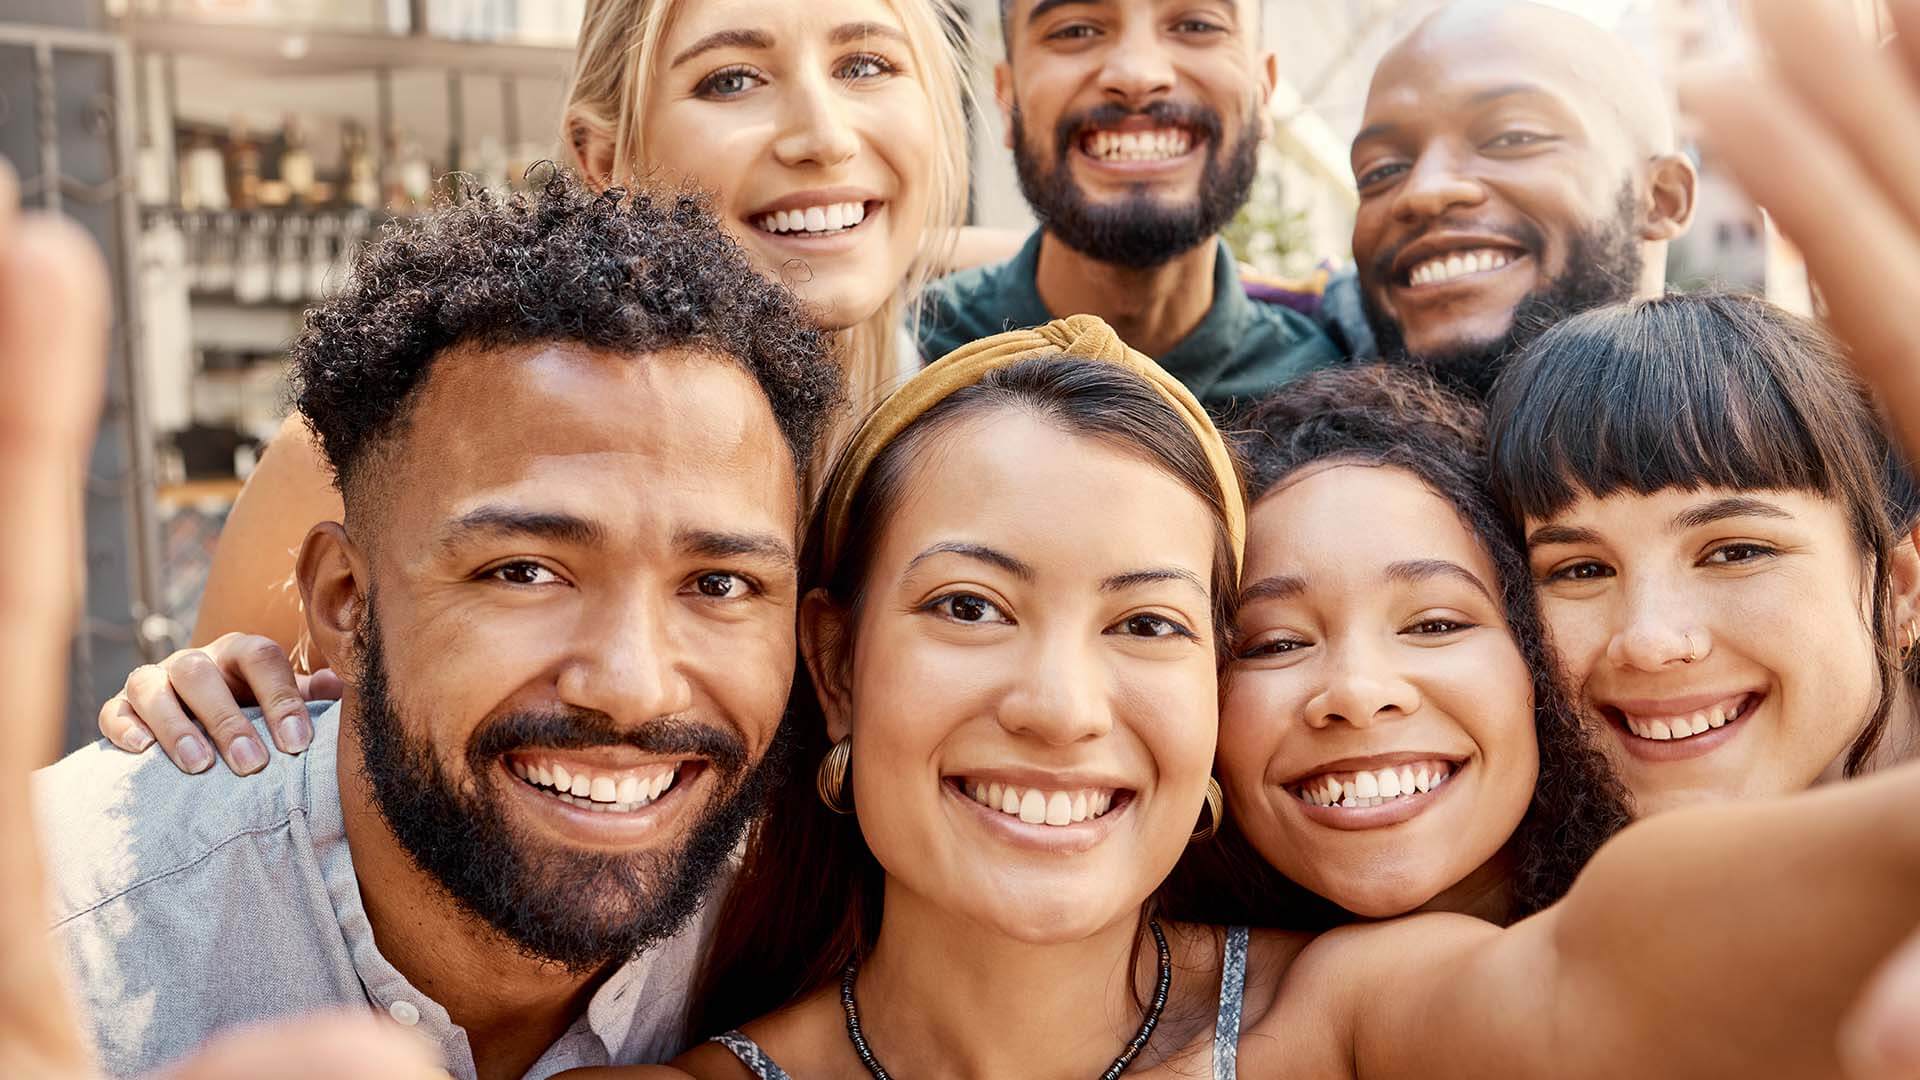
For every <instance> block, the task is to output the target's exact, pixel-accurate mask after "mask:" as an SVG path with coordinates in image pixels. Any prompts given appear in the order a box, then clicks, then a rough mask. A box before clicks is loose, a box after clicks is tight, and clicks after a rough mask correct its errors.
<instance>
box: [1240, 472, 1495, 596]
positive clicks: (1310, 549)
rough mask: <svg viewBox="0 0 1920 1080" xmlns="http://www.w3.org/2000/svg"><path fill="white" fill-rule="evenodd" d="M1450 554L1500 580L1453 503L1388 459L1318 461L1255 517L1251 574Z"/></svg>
mask: <svg viewBox="0 0 1920 1080" xmlns="http://www.w3.org/2000/svg"><path fill="white" fill-rule="evenodd" d="M1421 559H1445V560H1447V561H1449V562H1455V563H1459V564H1460V565H1461V566H1464V567H1466V568H1467V569H1469V570H1471V571H1473V572H1474V573H1475V574H1477V575H1479V576H1480V579H1481V580H1482V581H1483V582H1485V583H1486V584H1487V585H1488V587H1490V588H1492V587H1495V578H1494V569H1493V559H1492V557H1491V556H1490V555H1489V554H1488V553H1487V550H1486V548H1485V547H1484V546H1483V545H1482V544H1481V543H1480V541H1479V539H1478V538H1477V537H1475V536H1474V535H1473V533H1472V532H1471V531H1469V530H1468V529H1467V526H1466V524H1465V523H1463V522H1462V521H1461V520H1460V515H1459V513H1458V512H1457V511H1455V510H1454V508H1453V504H1452V503H1449V502H1448V501H1447V500H1445V499H1443V498H1441V497H1440V496H1439V495H1437V494H1435V493H1434V491H1433V489H1432V488H1429V487H1428V486H1427V485H1426V484H1425V483H1424V482H1422V481H1421V480H1420V478H1419V477H1416V476H1414V475H1413V474H1412V473H1410V472H1407V471H1406V470H1404V469H1399V468H1395V467H1392V466H1384V465H1361V464H1336V465H1329V466H1326V467H1322V468H1318V469H1313V468H1309V469H1308V470H1307V471H1305V472H1303V473H1302V474H1300V475H1299V476H1298V477H1296V478H1295V479H1293V480H1290V481H1288V482H1287V483H1285V484H1283V485H1282V486H1280V487H1277V488H1275V489H1274V490H1272V491H1270V492H1268V493H1267V495H1266V496H1265V497H1264V498H1262V499H1261V500H1260V501H1259V502H1258V503H1256V504H1254V507H1253V511H1252V513H1251V514H1249V515H1248V518H1247V573H1246V577H1247V580H1249V581H1253V580H1259V579H1261V578H1266V577H1274V576H1280V575H1301V576H1305V577H1307V578H1308V579H1309V580H1312V579H1316V578H1338V577H1350V578H1372V577H1375V576H1377V575H1378V574H1379V573H1380V572H1381V571H1382V570H1384V569H1385V568H1386V567H1388V566H1391V565H1393V564H1394V563H1402V562H1409V561H1415V560H1421Z"/></svg>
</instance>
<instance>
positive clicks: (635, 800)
mask: <svg viewBox="0 0 1920 1080" xmlns="http://www.w3.org/2000/svg"><path fill="white" fill-rule="evenodd" d="M512 771H513V773H514V775H516V776H518V777H520V778H521V779H523V780H525V781H526V782H527V783H529V784H533V785H535V786H537V787H539V788H541V789H543V790H545V791H546V792H547V793H548V794H549V795H552V796H553V797H555V798H557V799H560V800H561V801H562V802H566V803H568V804H569V805H572V806H579V807H584V808H586V809H590V810H598V811H607V812H619V813H626V812H630V811H633V810H638V809H640V808H641V807H643V806H645V805H647V804H648V803H651V802H653V801H654V800H655V799H658V798H659V797H660V796H661V794H662V793H663V792H665V791H666V790H667V789H668V788H670V787H672V786H673V782H674V780H675V779H676V778H678V776H679V775H680V766H679V765H678V764H673V765H669V766H664V767H662V766H654V767H652V769H651V770H650V771H648V772H646V773H643V774H641V775H635V774H634V773H632V772H626V773H623V774H616V773H605V774H600V775H595V774H592V773H588V772H585V771H581V772H570V771H568V769H567V767H566V766H564V765H560V764H558V763H555V764H551V765H549V764H546V763H542V762H534V763H528V762H525V761H520V760H516V761H514V762H513V763H512Z"/></svg>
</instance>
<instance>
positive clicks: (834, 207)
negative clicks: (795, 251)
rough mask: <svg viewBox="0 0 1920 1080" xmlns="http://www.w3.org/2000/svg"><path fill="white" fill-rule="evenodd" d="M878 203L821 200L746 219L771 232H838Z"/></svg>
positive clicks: (849, 229)
mask: <svg viewBox="0 0 1920 1080" xmlns="http://www.w3.org/2000/svg"><path fill="white" fill-rule="evenodd" d="M882 205H883V204H882V203H881V202H880V200H878V199H869V200H867V201H866V202H838V203H822V204H820V205H819V206H804V207H799V208H796V209H793V210H774V211H771V212H769V213H765V214H754V215H752V216H751V217H750V218H748V220H750V221H752V222H753V227H754V228H756V229H759V230H760V231H761V232H765V233H772V234H773V235H775V236H800V237H812V236H839V235H841V234H843V233H849V232H852V231H853V230H855V229H857V228H859V227H860V225H861V223H862V222H864V221H866V220H867V219H868V218H870V217H872V216H873V214H874V212H875V211H877V210H878V209H879V208H880V207H881V206H882Z"/></svg>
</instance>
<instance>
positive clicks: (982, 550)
mask: <svg viewBox="0 0 1920 1080" xmlns="http://www.w3.org/2000/svg"><path fill="white" fill-rule="evenodd" d="M935 555H959V556H961V557H962V558H967V559H977V560H979V561H980V562H983V563H986V564H987V565H989V566H997V567H999V568H1000V569H1002V570H1005V571H1006V572H1007V573H1009V574H1012V575H1013V576H1014V577H1017V578H1019V579H1020V580H1021V581H1032V580H1033V567H1031V566H1028V565H1027V564H1026V563H1023V562H1021V561H1020V560H1019V559H1016V558H1014V557H1013V556H1011V555H1008V554H1007V553H1006V552H1004V551H996V550H995V549H993V548H990V547H988V546H986V545H985V544H963V543H960V542H958V541H946V542H943V543H939V544H935V545H933V546H932V547H930V548H928V549H927V550H925V551H923V552H921V553H920V554H918V555H915V556H914V557H913V561H912V562H910V563H908V564H907V569H906V571H905V573H906V574H911V573H913V571H914V568H916V567H918V566H919V565H920V564H921V563H923V562H926V561H927V560H928V559H931V558H933V557H934V556H935ZM903 576H904V575H903Z"/></svg>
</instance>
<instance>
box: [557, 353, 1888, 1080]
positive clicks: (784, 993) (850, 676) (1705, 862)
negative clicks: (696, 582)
mask: <svg viewBox="0 0 1920 1080" xmlns="http://www.w3.org/2000/svg"><path fill="white" fill-rule="evenodd" d="M1244 520H1245V518H1244V511H1243V503H1242V501H1241V493H1240V490H1239V483H1238V481H1237V480H1236V479H1235V477H1234V475H1233V473H1232V470H1231V466H1230V463H1229V453H1228V451H1227V448H1226V446H1225V444H1224V442H1223V441H1222V440H1221V438H1220V436H1219V435H1218V433H1217V432H1215V431H1214V430H1213V429H1212V427H1211V425H1210V423H1209V422H1208V421H1207V420H1206V417H1205V413H1204V411H1203V410H1202V409H1201V408H1200V407H1199V405H1198V403H1197V402H1196V401H1194V399H1193V398H1192V397H1191V395H1189V394H1187V393H1186V392H1185V391H1184V389H1182V388H1180V387H1179V386H1178V384H1177V383H1176V382H1175V381H1174V380H1173V379H1172V378H1171V377H1170V376H1168V375H1166V374H1165V373H1164V372H1163V371H1161V370H1160V369H1159V368H1158V367H1157V366H1156V365H1154V364H1153V363H1152V362H1151V361H1150V360H1147V359H1146V358H1145V357H1142V356H1139V354H1137V353H1132V352H1131V351H1130V350H1126V349H1125V348H1124V346H1122V345H1120V343H1119V342H1118V341H1117V339H1115V338H1114V337H1113V334H1112V331H1111V330H1110V329H1108V328H1107V327H1106V326H1105V325H1104V324H1102V323H1100V322H1099V321H1098V320H1096V319H1093V318H1091V317H1089V316H1076V317H1074V318H1072V319H1069V320H1064V321H1062V322H1056V323H1053V324H1049V325H1048V326H1045V327H1041V328H1039V329H1037V330H1033V331H1022V332H1017V333H1013V334H1006V335H1001V336H999V337H997V338H991V339H987V340H986V341H983V342H977V343H975V344H974V345H973V346H970V347H968V348H965V349H962V350H961V351H959V352H957V353H955V354H953V355H950V356H948V357H947V358H945V359H944V360H942V361H941V362H939V363H938V364H935V365H933V366H932V367H930V368H928V369H927V370H926V371H925V372H923V373H922V374H921V375H920V376H919V377H917V378H916V379H915V380H914V381H912V382H909V383H908V384H907V385H906V386H905V387H904V388H903V389H902V390H901V391H900V392H899V393H898V394H897V395H896V396H895V397H894V398H893V399H892V400H891V401H890V402H889V404H888V405H886V406H884V407H883V408H882V410H881V412H880V413H879V414H877V415H876V416H875V417H874V418H873V419H871V420H870V421H869V422H868V423H867V424H866V425H865V426H864V427H863V428H862V429H861V431H860V432H859V433H858V434H856V436H855V437H854V439H853V441H852V443H851V444H850V447H849V449H848V450H847V452H846V455H845V456H844V457H843V458H842V459H841V461H840V463H839V464H838V465H837V467H836V468H835V470H834V472H833V474H832V479H831V480H830V481H829V485H828V488H827V492H826V495H825V498H824V500H823V502H822V505H821V507H820V509H819V511H818V514H817V516H816V518H815V521H814V526H813V528H812V530H811V531H810V536H809V542H808V545H807V551H806V555H805V557H804V563H803V569H802V582H803V588H804V589H805V590H806V592H805V599H804V600H803V602H802V617H801V626H802V630H801V641H802V652H803V655H804V659H805V661H806V663H805V669H806V671H807V672H808V678H806V679H803V680H802V683H801V684H800V685H799V686H797V687H796V695H797V696H796V697H795V699H794V703H793V709H792V710H791V711H790V713H789V721H788V722H789V723H790V724H792V725H793V727H792V728H791V729H790V730H789V731H788V732H787V734H788V735H789V736H790V737H791V738H792V739H793V740H794V742H795V743H797V744H798V746H799V748H800V749H799V753H800V754H801V758H800V760H801V761H802V762H803V763H804V764H812V763H813V762H814V761H817V762H818V769H817V771H816V772H815V773H814V774H812V775H807V774H805V773H804V771H803V772H802V773H801V774H799V775H796V776H794V777H792V778H790V779H789V781H788V782H787V783H785V784H784V785H783V787H782V788H781V789H780V790H779V791H777V792H776V795H775V798H774V804H773V805H772V806H771V807H770V808H769V811H768V813H767V814H766V815H765V816H764V817H763V818H762V819H761V820H760V821H759V822H757V823H756V826H755V828H754V831H753V833H752V834H751V836H750V839H749V841H748V846H747V850H746V854H745V862H744V864H743V867H742V870H741V873H740V876H739V878H738V880H737V882H736V884H735V887H734V889H733V891H732V893H731V894H730V896H729V899H728V901H727V903H726V905H725V907H724V908H723V910H722V912H721V915H720V923H719V927H718V930H717V936H716V940H715V943H714V945H713V947H712V950H711V952H710V954H709V959H708V963H709V968H708V970H707V971H706V973H705V975H704V977H703V980H702V984H701V987H702V1004H701V1005H700V1006H699V1007H698V1010H697V1014H696V1016H695V1018H694V1021H693V1026H694V1029H695V1030H696V1031H708V1032H715V1033H717V1037H716V1038H715V1039H714V1041H712V1042H710V1043H708V1044H705V1045H702V1046H700V1047H697V1048H696V1049H694V1050H692V1051H690V1052H689V1053H687V1054H686V1055H684V1056H683V1057H682V1058H680V1059H679V1060H678V1061H677V1062H675V1063H674V1065H673V1066H670V1067H656V1068H653V1069H651V1070H648V1069H630V1070H613V1071H611V1072H603V1073H600V1074H598V1075H601V1076H624V1077H630V1078H638V1077H642V1076H649V1077H651V1076H672V1075H676V1074H690V1075H693V1076H696V1077H701V1078H712V1080H742V1078H748V1077H757V1078H759V1080H782V1078H785V1077H807V1078H817V1077H836V1078H856V1077H887V1076H901V1077H908V1076H928V1075H972V1076H1032V1077H1060V1078H1072V1077H1081V1076H1104V1077H1108V1078H1112V1077H1117V1076H1120V1075H1121V1074H1123V1073H1130V1074H1133V1075H1144V1076H1156V1077H1191V1076H1208V1075H1211V1076H1213V1077H1216V1078H1229V1080H1230V1078H1232V1077H1235V1076H1238V1075H1240V1074H1241V1072H1240V1070H1241V1069H1243V1068H1244V1070H1245V1075H1248V1076H1259V1077H1316V1078H1320V1077H1340V1076H1354V1077H1389V1076H1408V1075H1420V1076H1439V1077H1450V1076H1459V1077H1469V1076H1470V1077H1484V1076H1488V1075H1529V1076H1533V1075H1557V1076H1565V1075H1576V1076H1577V1075H1592V1076H1618V1075H1635V1076H1654V1077H1661V1076H1682V1075H1686V1076H1696V1075H1742V1074H1748V1075H1760V1074H1765V1075H1793V1074H1812V1073H1815V1072H1817V1071H1818V1070H1821V1069H1823V1068H1828V1069H1830V1062H1831V1060H1832V1057H1833V1047H1832V1042H1833V1038H1832V1032H1833V1028H1834V1025H1835V1023H1836V1019H1835V1018H1836V1016H1837V1014H1838V1012H1839V1011H1840V1009H1841V1008H1842V1007H1843V1006H1844V1005H1845V1004H1846V1002H1847V1000H1848V999H1849V997H1850V991H1851V990H1852V988H1854V987H1856V986H1857V985H1858V984H1859V982H1860V981H1861V980H1862V979H1863V978H1864V977H1865V975H1866V973H1867V970H1868V968H1869V967H1870V965H1871V964H1872V963H1873V962H1874V961H1875V960H1876V959H1877V958H1878V957H1879V956H1881V955H1884V953H1885V952H1886V951H1887V950H1888V949H1890V948H1891V947H1892V946H1893V944H1894V943H1895V942H1896V941H1897V940H1898V939H1899V937H1900V936H1901V935H1903V934H1904V933H1905V932H1906V931H1908V930H1909V929H1910V928H1911V925H1912V913H1911V889H1913V888H1914V887H1916V885H1920V824H1916V822H1915V816H1914V815H1913V814H1912V813H1911V811H1910V808H1911V805H1912V804H1913V802H1914V801H1915V800H1916V799H1920V773H1915V772H1914V770H1913V769H1907V770H1902V771H1901V772H1900V774H1899V775H1897V776H1890V777H1887V778H1885V780H1884V781H1880V782H1871V781H1870V782H1865V783H1862V784H1859V785H1849V786H1847V787H1846V788H1836V789H1835V790H1833V791H1831V792H1826V793H1821V794H1820V795H1804V796H1801V797H1800V798H1799V799H1797V800H1790V801H1788V802H1786V803H1783V804H1781V805H1778V806H1763V805H1749V806H1743V807H1739V808H1736V809H1731V810H1728V809H1722V810H1719V811H1716V812H1705V813H1703V812H1694V813H1691V814H1682V815H1672V816H1669V817H1668V818H1666V819H1663V820H1660V821H1655V822H1649V823H1646V824H1644V825H1641V826H1638V827H1637V828H1634V829H1629V830H1627V831H1626V832H1625V833H1624V834H1622V835H1621V836H1620V837H1619V838H1618V839H1616V840H1615V841H1613V842H1612V843H1610V844H1608V845H1607V846H1606V847H1605V848H1603V849H1602V851H1601V852H1600V853H1599V854H1598V855H1597V856H1596V857H1595V859H1594V860H1593V862H1592V863H1591V865H1590V867H1589V869H1588V871H1587V872H1586V874H1584V875H1583V876H1582V878H1581V880H1580V881H1579V882H1578V883H1577V884H1576V885H1575V886H1574V887H1573V888H1572V890H1571V891H1570V892H1569V894H1568V896H1567V898H1566V899H1565V900H1563V901H1562V902H1560V903H1559V904H1556V905H1553V906H1551V907H1549V908H1547V909H1546V910H1545V911H1543V912H1541V913H1540V914H1538V915H1536V916H1534V917H1532V918H1529V919H1525V920H1522V921H1520V922H1519V923H1517V924H1515V925H1514V926H1512V927H1510V928H1505V929H1503V928H1500V927H1497V926H1495V925H1493V924H1491V923H1489V922H1487V921H1484V920H1482V919H1477V918H1470V917H1465V916H1460V915H1453V914H1422V915H1416V916H1411V917H1408V918H1405V919H1400V920H1394V921H1391V922H1386V923H1376V924H1368V925H1360V926H1351V927H1344V928H1341V929H1337V930H1334V931H1331V932H1329V933H1326V934H1323V935H1320V936H1319V937H1317V938H1315V937H1313V936H1312V935H1309V934H1305V933H1298V932H1266V931H1259V932H1253V931H1248V930H1247V929H1245V928H1243V927H1228V928H1222V927H1213V926H1206V925H1200V924H1193V923H1182V922H1177V921H1174V920H1172V919H1169V918H1164V917H1162V914H1161V912H1162V905H1161V903H1160V902H1159V900H1160V892H1161V883H1162V879H1163V878H1164V876H1165V875H1166V874H1167V872H1168V871H1170V870H1171V869H1172V867H1173V865H1174V862H1175V860H1176V859H1177V858H1178V857H1179V854H1180V852H1181V850H1182V849H1183V848H1184V847H1186V846H1187V845H1188V844H1189V843H1190V842H1192V840H1193V839H1194V837H1193V835H1192V832H1191V830H1193V828H1194V826H1195V825H1196V824H1199V825H1201V826H1202V829H1201V831H1202V832H1204V831H1205V830H1206V829H1207V828H1209V827H1211V824H1212V823H1214V822H1217V821H1218V820H1219V813H1220V803H1219V801H1218V798H1217V795H1216V793H1215V792H1214V791H1213V790H1212V789H1211V785H1210V782H1209V778H1208V770H1209V766H1210V763H1211V758H1212V751H1213V731H1214V725H1215V723H1216V720H1217V706H1216V702H1217V698H1216V696H1215V695H1216V693H1217V690H1218V683H1217V680H1216V678H1215V666H1214V665H1215V664H1216V663H1217V662H1219V661H1220V660H1222V659H1223V658H1224V657H1223V644H1224V642H1225V641H1226V640H1227V636H1226V635H1227V632H1228V627H1229V626H1230V625H1231V620H1232V617H1233V610H1232V608H1233V602H1234V596H1235V586H1236V581H1237V579H1238V578H1239V575H1240V563H1241V560H1242V545H1241V535H1242V528H1243V524H1244ZM1509 649H1510V650H1511V646H1509ZM1516 666H1517V665H1516ZM1524 682H1525V678H1524V672H1523V678H1522V684H1523V685H1524ZM809 695H811V696H809ZM811 755H818V757H817V758H813V757H811ZM1523 801H1524V800H1523ZM1864 848H1872V849H1875V850H1872V851H1863V850H1862V849H1864ZM1780 858H1785V859H1789V860H1791V861H1792V862H1793V864H1794V865H1795V867H1796V873H1795V874H1794V875H1793V876H1792V877H1791V878H1790V879H1788V880H1784V881H1783V880H1781V879H1780V878H1781V876H1780V875H1779V874H1778V872H1777V870H1776V869H1775V868H1774V860H1776V859H1780ZM1729 891H1730V892H1731V894H1732V895H1736V896H1740V897H1742V898H1744V899H1745V900H1746V902H1745V903H1743V904H1742V905H1738V906H1735V907H1733V908H1731V909H1730V908H1729V907H1728V906H1727V905H1725V904H1723V903H1721V902H1720V901H1721V900H1723V899H1724V896H1725V895H1727V894H1728V892H1729ZM1803 920H1805V921H1804V922H1803ZM1808 923H1810V924H1812V925H1815V926H1819V927H1821V928H1822V930H1821V933H1820V934H1819V935H1818V936H1817V938H1816V937H1813V936H1809V935H1806V934H1804V933H1801V932H1797V931H1799V928H1801V927H1803V926H1804V925H1807V924H1808ZM1489 1016H1497V1017H1499V1018H1500V1022H1498V1023H1488V1022H1487V1018H1488V1017H1489ZM1676 1016H1685V1017H1686V1018H1687V1022H1686V1023H1684V1024H1676V1023H1675V1022H1674V1017H1676ZM1735 1024H1739V1025H1741V1027H1740V1029H1739V1030H1741V1032H1742V1037H1741V1038H1738V1039H1729V1038H1728V1037H1727V1034H1726V1033H1727V1031H1728V1030H1730V1029H1732V1028H1733V1026H1734V1025H1735ZM582 1080H584V1076H583V1077H582Z"/></svg>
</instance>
